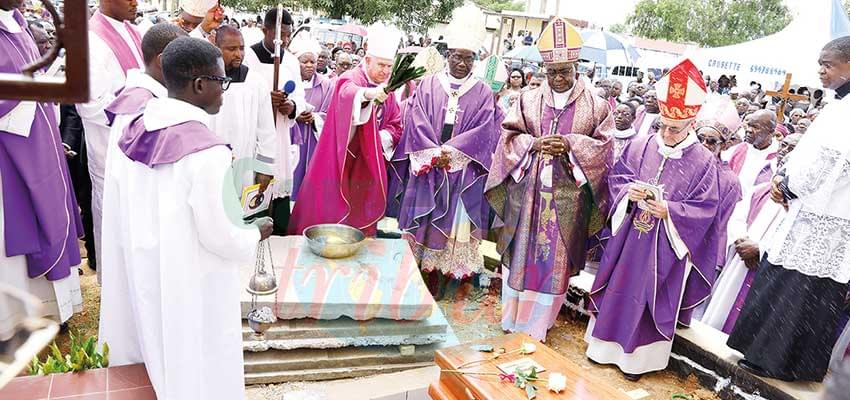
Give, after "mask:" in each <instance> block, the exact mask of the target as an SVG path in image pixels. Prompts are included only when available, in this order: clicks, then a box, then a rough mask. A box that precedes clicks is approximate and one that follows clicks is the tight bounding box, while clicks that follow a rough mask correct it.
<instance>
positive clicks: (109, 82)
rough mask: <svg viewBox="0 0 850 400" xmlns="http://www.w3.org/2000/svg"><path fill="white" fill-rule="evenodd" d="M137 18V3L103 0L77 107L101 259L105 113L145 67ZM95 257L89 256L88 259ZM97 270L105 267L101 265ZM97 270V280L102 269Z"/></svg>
mask: <svg viewBox="0 0 850 400" xmlns="http://www.w3.org/2000/svg"><path fill="white" fill-rule="evenodd" d="M135 18H136V2H135V1H134V0H101V2H100V6H99V8H98V10H97V11H95V13H94V15H92V17H91V18H90V19H89V60H88V61H89V94H90V96H91V97H90V100H89V102H88V103H81V104H77V111H78V112H79V114H80V118H82V120H83V128H84V129H85V132H86V154H87V155H88V164H89V174H90V175H91V184H92V219H93V222H94V243H95V253H96V257H97V259H98V260H100V251H101V249H100V243H101V225H102V216H103V176H104V175H103V174H104V170H105V166H106V147H107V142H108V139H109V129H110V128H109V119H108V118H107V115H106V113H105V112H104V110H105V109H106V106H108V105H109V104H110V103H112V101H113V100H114V99H115V96H116V94H117V93H118V92H119V91H120V90H121V88H123V87H124V82H125V80H126V78H127V71H129V70H131V69H140V68H143V66H144V61H143V59H142V49H141V43H142V37H141V35H140V34H139V32H138V31H137V30H136V27H135V26H133V25H132V24H131V21H133V20H134V19H135ZM91 256H92V255H91V254H89V257H91ZM97 265H98V267H100V268H102V267H103V264H102V263H100V262H98V263H97ZM100 268H98V277H100V271H101V269H100Z"/></svg>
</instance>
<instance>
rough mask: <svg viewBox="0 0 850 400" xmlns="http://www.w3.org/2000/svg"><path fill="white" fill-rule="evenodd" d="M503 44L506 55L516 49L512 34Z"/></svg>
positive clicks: (509, 34)
mask: <svg viewBox="0 0 850 400" xmlns="http://www.w3.org/2000/svg"><path fill="white" fill-rule="evenodd" d="M503 44H504V47H505V52H506V53H507V52H509V51H511V50H513V49H514V35H513V34H512V33H510V32H508V36H507V37H505V40H504V42H503Z"/></svg>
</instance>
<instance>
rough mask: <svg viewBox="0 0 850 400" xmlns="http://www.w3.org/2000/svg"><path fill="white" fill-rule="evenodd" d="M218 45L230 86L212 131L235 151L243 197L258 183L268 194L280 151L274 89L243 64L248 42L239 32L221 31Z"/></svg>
mask: <svg viewBox="0 0 850 400" xmlns="http://www.w3.org/2000/svg"><path fill="white" fill-rule="evenodd" d="M215 44H216V46H218V48H219V50H221V55H222V59H223V60H224V73H225V75H226V76H227V77H228V78H229V79H230V84H229V86H228V88H227V90H226V91H225V92H224V95H223V99H222V106H221V111H219V113H218V114H215V115H213V116H212V117H211V118H210V124H211V126H210V129H211V130H212V131H213V132H215V133H216V134H217V135H218V136H219V137H220V138H221V139H222V140H224V141H225V142H226V143H227V144H229V145H230V149H231V150H232V151H233V184H234V186H235V187H236V190H237V192H238V193H240V195H241V194H242V193H243V189H244V188H245V187H247V186H252V185H254V184H259V185H260V188H259V191H260V192H265V191H266V189H267V188H268V186H269V183H270V182H271V180H272V177H273V176H274V167H275V157H276V156H277V151H278V139H277V132H276V131H275V126H274V116H273V110H272V108H271V107H269V104H268V101H269V100H268V99H269V91H270V90H271V89H270V86H269V85H268V83H267V82H266V79H264V78H263V77H262V76H261V75H260V73H259V72H257V71H256V70H254V69H253V68H250V67H248V66H247V65H245V64H244V63H243V62H242V61H243V60H244V57H245V42H244V41H243V40H242V34H241V33H240V32H239V30H237V29H236V28H234V27H232V26H230V25H224V26H222V27H220V28H218V30H217V31H216V35H215ZM243 200H244V199H243Z"/></svg>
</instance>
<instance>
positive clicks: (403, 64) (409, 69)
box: [384, 54, 425, 93]
mask: <svg viewBox="0 0 850 400" xmlns="http://www.w3.org/2000/svg"><path fill="white" fill-rule="evenodd" d="M415 59H416V56H415V55H413V54H401V55H399V56H397V57H396V58H395V62H394V63H393V72H392V75H390V80H389V82H387V87H386V88H385V89H384V91H385V92H387V93H391V92H393V91H394V90H396V89H398V88H400V87H402V86H404V84H405V83H407V82H409V81H412V80H414V79H419V78H421V77H422V76H423V75H425V68H424V67H413V66H412V64H413V60H415Z"/></svg>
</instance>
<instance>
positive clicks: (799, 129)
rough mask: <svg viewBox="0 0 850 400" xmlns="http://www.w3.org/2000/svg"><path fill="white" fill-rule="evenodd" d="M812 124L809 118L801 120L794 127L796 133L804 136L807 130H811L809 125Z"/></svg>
mask: <svg viewBox="0 0 850 400" xmlns="http://www.w3.org/2000/svg"><path fill="white" fill-rule="evenodd" d="M811 124H812V120H810V119H808V118H800V120H799V121H797V123H796V124H795V125H794V133H799V134H801V135H802V134H804V133H806V131H807V130H809V125H811Z"/></svg>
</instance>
